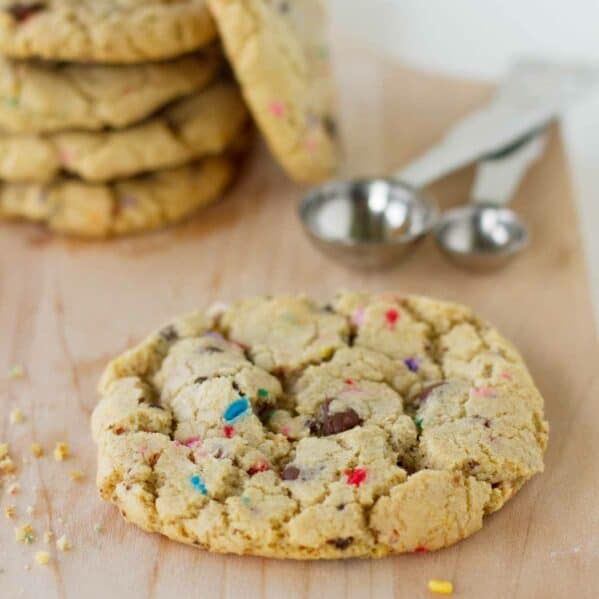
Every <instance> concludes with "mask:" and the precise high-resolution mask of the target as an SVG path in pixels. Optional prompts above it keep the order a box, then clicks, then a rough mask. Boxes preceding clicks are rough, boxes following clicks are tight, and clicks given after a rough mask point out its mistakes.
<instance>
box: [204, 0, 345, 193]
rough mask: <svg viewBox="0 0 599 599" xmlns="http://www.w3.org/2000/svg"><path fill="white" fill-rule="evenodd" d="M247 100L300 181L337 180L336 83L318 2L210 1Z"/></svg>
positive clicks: (278, 155) (279, 156) (276, 151)
mask: <svg viewBox="0 0 599 599" xmlns="http://www.w3.org/2000/svg"><path fill="white" fill-rule="evenodd" d="M208 1H209V5H210V8H211V10H212V13H213V15H214V18H215V20H216V23H217V26H218V29H219V31H220V35H221V37H222V41H223V44H224V47H225V51H226V53H227V55H228V57H229V60H230V61H231V64H232V66H233V69H234V71H235V74H236V76H237V79H238V80H239V82H240V84H241V88H242V91H243V95H244V97H245V99H246V101H247V103H248V105H249V108H250V110H251V112H252V113H253V115H254V118H255V120H256V122H257V124H258V126H259V127H260V129H261V131H262V133H263V134H264V136H265V138H266V141H267V143H268V145H269V146H270V148H271V150H272V152H273V154H274V155H275V157H276V158H277V160H278V161H279V162H280V163H281V165H282V166H283V167H284V168H285V170H286V171H287V173H288V174H289V175H290V176H291V177H292V178H294V179H296V180H298V181H302V182H318V181H321V180H323V179H326V178H329V177H330V176H331V175H333V174H334V172H335V169H336V167H337V161H338V148H337V144H336V141H335V137H334V133H333V130H334V121H333V116H332V93H331V77H330V72H329V69H328V50H327V47H326V45H325V44H324V43H323V41H324V37H325V36H324V32H323V31H322V28H323V26H324V22H325V19H324V17H323V15H322V12H321V3H320V2H318V1H317V0H301V1H300V0H298V1H297V2H275V1H269V0H208Z"/></svg>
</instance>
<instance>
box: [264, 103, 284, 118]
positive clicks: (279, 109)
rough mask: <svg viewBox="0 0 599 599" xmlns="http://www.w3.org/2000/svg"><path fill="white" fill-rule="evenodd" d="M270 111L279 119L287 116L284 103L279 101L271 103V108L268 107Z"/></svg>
mask: <svg viewBox="0 0 599 599" xmlns="http://www.w3.org/2000/svg"><path fill="white" fill-rule="evenodd" d="M268 110H270V112H271V114H273V115H274V116H276V117H277V118H280V117H282V116H283V114H285V106H284V105H283V103H282V102H278V101H275V102H271V104H270V106H269V107H268Z"/></svg>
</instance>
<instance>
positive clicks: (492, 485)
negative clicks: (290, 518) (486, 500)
mask: <svg viewBox="0 0 599 599" xmlns="http://www.w3.org/2000/svg"><path fill="white" fill-rule="evenodd" d="M499 487H501V483H492V484H491V488H492V489H498V488H499Z"/></svg>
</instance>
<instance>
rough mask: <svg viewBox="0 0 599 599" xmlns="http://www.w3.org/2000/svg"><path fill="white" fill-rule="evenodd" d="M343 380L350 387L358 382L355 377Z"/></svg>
mask: <svg viewBox="0 0 599 599" xmlns="http://www.w3.org/2000/svg"><path fill="white" fill-rule="evenodd" d="M343 382H344V383H345V384H346V385H347V386H349V387H353V386H354V385H355V384H356V383H355V381H354V379H345V381H343Z"/></svg>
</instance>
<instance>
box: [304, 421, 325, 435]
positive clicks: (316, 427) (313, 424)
mask: <svg viewBox="0 0 599 599" xmlns="http://www.w3.org/2000/svg"><path fill="white" fill-rule="evenodd" d="M306 426H307V427H308V430H309V431H310V434H311V435H314V436H316V437H318V436H320V434H321V432H322V425H321V424H320V422H318V420H307V421H306Z"/></svg>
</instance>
